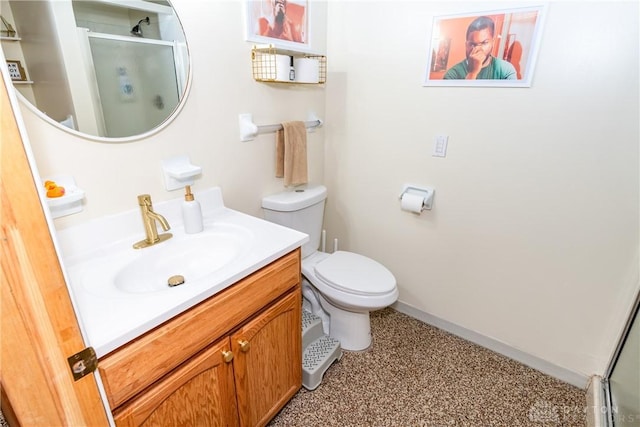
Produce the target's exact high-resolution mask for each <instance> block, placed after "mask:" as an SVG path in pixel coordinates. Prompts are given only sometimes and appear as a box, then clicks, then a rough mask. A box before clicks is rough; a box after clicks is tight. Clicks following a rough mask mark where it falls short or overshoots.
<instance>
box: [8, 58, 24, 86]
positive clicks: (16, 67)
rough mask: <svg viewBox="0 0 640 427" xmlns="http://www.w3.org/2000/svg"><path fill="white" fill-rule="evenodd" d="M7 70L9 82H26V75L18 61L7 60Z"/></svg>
mask: <svg viewBox="0 0 640 427" xmlns="http://www.w3.org/2000/svg"><path fill="white" fill-rule="evenodd" d="M7 68H8V69H9V75H10V76H11V80H13V81H18V82H23V81H26V80H27V73H26V72H25V71H24V67H23V66H22V64H21V63H20V61H18V60H16V59H7Z"/></svg>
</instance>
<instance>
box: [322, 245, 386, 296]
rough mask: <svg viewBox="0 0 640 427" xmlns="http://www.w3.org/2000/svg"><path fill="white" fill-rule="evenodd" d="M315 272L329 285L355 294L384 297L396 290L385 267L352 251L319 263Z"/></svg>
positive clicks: (335, 253)
mask: <svg viewBox="0 0 640 427" xmlns="http://www.w3.org/2000/svg"><path fill="white" fill-rule="evenodd" d="M314 272H315V274H316V276H317V277H318V278H319V279H320V280H322V281H323V282H324V283H325V284H326V285H327V286H330V287H332V288H334V289H338V290H340V291H343V292H347V293H350V294H354V295H365V296H366V295H372V296H374V295H384V294H389V293H390V292H393V291H394V289H395V287H396V279H395V277H394V276H393V274H391V272H390V271H389V270H387V268H386V267H384V266H383V265H382V264H380V263H378V262H376V261H374V260H372V259H371V258H367V257H365V256H363V255H359V254H356V253H353V252H345V251H336V252H334V253H333V254H331V255H329V256H328V257H327V258H326V259H324V260H322V261H320V262H318V263H317V264H316V265H315V267H314Z"/></svg>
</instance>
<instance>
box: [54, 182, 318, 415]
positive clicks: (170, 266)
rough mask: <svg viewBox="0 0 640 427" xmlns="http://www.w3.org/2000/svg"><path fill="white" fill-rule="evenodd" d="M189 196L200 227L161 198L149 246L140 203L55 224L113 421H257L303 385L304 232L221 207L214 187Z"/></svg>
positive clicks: (173, 202) (174, 203)
mask: <svg viewBox="0 0 640 427" xmlns="http://www.w3.org/2000/svg"><path fill="white" fill-rule="evenodd" d="M196 197H197V198H199V200H200V202H201V203H202V206H203V217H204V221H203V223H204V230H203V231H202V232H200V233H196V234H189V233H185V231H184V227H183V225H182V224H181V221H180V217H181V215H180V201H181V198H180V199H175V200H171V201H167V202H161V203H158V204H156V206H155V211H156V212H157V213H160V214H162V215H163V216H166V220H167V221H168V222H169V224H171V232H172V233H173V236H172V237H171V238H169V239H168V240H166V241H163V242H161V243H158V244H155V245H153V246H151V247H147V248H144V249H134V248H133V243H134V242H135V241H137V240H139V237H140V235H141V233H143V231H144V230H143V227H142V225H141V221H140V213H139V212H138V211H137V210H135V209H133V210H132V211H128V212H125V213H122V214H118V215H114V216H112V217H106V218H100V219H97V220H95V221H89V222H87V223H83V224H80V225H77V226H74V227H71V228H69V229H64V230H60V231H59V233H58V238H59V242H60V246H61V250H62V253H63V254H64V257H65V270H66V274H67V276H68V278H69V283H70V286H71V290H72V296H73V298H74V302H75V306H76V309H77V310H78V312H79V314H80V318H81V320H82V325H83V326H84V330H85V333H86V335H87V337H88V341H89V344H90V345H91V346H93V348H94V349H95V351H96V355H97V357H98V371H99V373H100V378H101V380H102V384H103V388H104V392H105V397H106V400H107V401H108V406H109V408H110V410H111V412H112V414H113V418H114V420H115V423H116V425H117V426H143V425H172V426H173V425H198V426H200V425H225V426H263V425H266V424H267V423H268V422H269V420H270V419H271V418H273V416H274V415H275V414H276V413H277V412H278V411H279V410H280V409H281V408H282V407H283V406H284V405H285V404H286V403H287V402H288V401H289V399H291V397H292V396H293V395H294V394H295V393H296V392H297V391H298V389H299V388H300V386H301V381H302V363H301V362H302V342H301V340H302V336H301V316H302V314H301V307H302V297H301V249H300V247H301V245H302V244H303V243H305V242H306V241H307V240H308V236H307V235H306V234H304V233H300V232H297V231H295V230H292V229H289V228H285V227H281V226H278V225H276V224H273V223H270V222H267V221H264V220H262V219H259V218H255V217H253V216H249V215H246V214H243V213H241V212H237V211H234V210H232V209H228V208H226V207H224V204H223V202H222V193H221V190H220V189H219V188H214V189H210V190H205V191H203V192H200V193H196ZM174 274H180V275H182V276H184V279H183V281H184V283H183V284H180V285H179V286H168V283H167V278H168V277H170V276H171V275H174Z"/></svg>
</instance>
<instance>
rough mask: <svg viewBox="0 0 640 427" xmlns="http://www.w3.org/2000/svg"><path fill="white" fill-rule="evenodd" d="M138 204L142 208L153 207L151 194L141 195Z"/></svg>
mask: <svg viewBox="0 0 640 427" xmlns="http://www.w3.org/2000/svg"><path fill="white" fill-rule="evenodd" d="M138 204H139V205H140V206H151V195H150V194H140V195H139V196H138Z"/></svg>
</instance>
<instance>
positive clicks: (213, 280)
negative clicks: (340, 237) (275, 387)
mask: <svg viewBox="0 0 640 427" xmlns="http://www.w3.org/2000/svg"><path fill="white" fill-rule="evenodd" d="M196 199H199V200H200V203H201V205H202V213H203V218H204V230H203V231H202V232H200V233H197V234H185V232H184V228H183V225H182V214H181V210H180V208H181V206H182V202H183V198H182V197H180V198H176V199H173V200H169V201H165V202H160V203H155V204H154V210H155V211H156V212H158V213H159V214H161V215H163V216H164V217H165V218H166V219H167V221H168V222H169V224H170V225H171V230H169V232H170V233H172V234H173V237H172V238H170V239H169V240H166V241H164V242H162V243H158V244H156V245H153V246H150V247H147V248H143V249H133V247H132V245H133V244H134V243H135V242H136V241H139V240H140V239H142V238H143V237H144V228H143V226H142V221H141V218H140V210H139V209H138V208H135V209H131V210H129V211H126V212H122V213H119V214H116V215H113V216H107V217H103V218H98V219H96V220H92V221H87V222H84V223H82V224H78V225H77V226H74V227H69V228H66V229H63V230H61V231H59V232H58V239H59V244H60V247H61V251H62V253H63V254H64V266H65V274H66V276H67V278H68V280H69V284H70V287H71V290H72V292H71V295H72V299H73V301H74V306H75V307H76V310H78V313H79V317H80V320H81V324H82V327H83V332H84V333H85V334H86V337H87V340H88V345H91V346H92V347H93V348H94V349H95V351H96V353H97V355H98V357H101V356H103V355H105V354H107V353H109V352H110V351H112V350H114V349H115V348H117V347H118V346H121V345H123V344H125V343H127V342H128V341H130V340H132V339H135V338H136V337H137V336H139V335H140V334H142V333H144V332H146V331H148V330H150V329H152V328H154V327H156V326H158V325H160V324H162V322H164V321H166V320H168V319H170V318H172V317H173V316H175V315H177V314H179V313H181V312H183V311H184V310H186V309H188V308H190V307H192V306H194V305H195V304H198V303H199V302H201V301H203V300H204V299H206V298H208V297H211V296H212V295H215V294H216V293H218V292H221V291H223V290H224V289H226V288H227V287H228V286H231V285H233V284H234V283H236V282H237V281H238V280H240V279H242V278H244V277H246V276H247V275H249V274H251V273H253V272H255V271H257V270H259V269H260V268H262V267H264V266H266V265H268V264H269V263H271V262H273V261H275V260H276V259H278V258H279V257H281V256H283V255H285V254H287V253H289V252H290V251H292V250H294V249H296V248H299V247H300V246H301V245H302V244H303V243H305V242H306V241H308V236H307V235H306V234H302V233H300V232H298V231H295V230H292V229H290V228H285V227H282V226H279V225H277V224H273V223H270V222H267V221H264V220H262V219H259V218H256V217H253V216H250V215H246V214H243V213H241V212H238V211H234V210H232V209H228V208H226V207H225V206H224V202H223V200H222V192H221V190H220V189H219V188H218V187H214V188H212V189H209V190H205V191H201V192H198V193H196ZM174 275H182V276H184V279H185V282H184V284H182V285H179V286H175V287H169V286H168V285H167V281H168V279H169V277H171V276H174Z"/></svg>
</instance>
